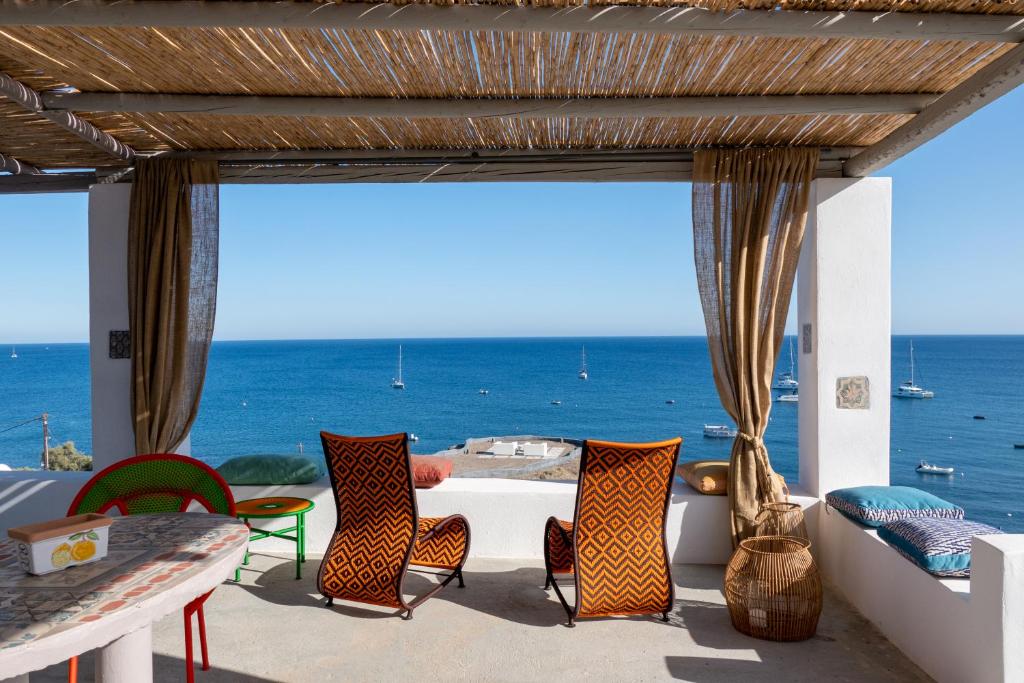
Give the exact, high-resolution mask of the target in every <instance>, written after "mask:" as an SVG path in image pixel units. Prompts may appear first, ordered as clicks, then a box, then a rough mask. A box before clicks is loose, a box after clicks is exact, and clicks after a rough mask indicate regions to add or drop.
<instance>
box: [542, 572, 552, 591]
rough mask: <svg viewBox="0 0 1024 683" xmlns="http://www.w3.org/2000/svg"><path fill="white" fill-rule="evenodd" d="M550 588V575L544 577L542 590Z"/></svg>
mask: <svg viewBox="0 0 1024 683" xmlns="http://www.w3.org/2000/svg"><path fill="white" fill-rule="evenodd" d="M549 588H551V574H548V575H547V576H545V577H544V590H548V589H549Z"/></svg>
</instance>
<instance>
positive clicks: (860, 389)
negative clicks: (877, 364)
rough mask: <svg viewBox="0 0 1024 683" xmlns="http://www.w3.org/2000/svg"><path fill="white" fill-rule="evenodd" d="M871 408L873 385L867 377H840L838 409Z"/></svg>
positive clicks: (837, 382)
mask: <svg viewBox="0 0 1024 683" xmlns="http://www.w3.org/2000/svg"><path fill="white" fill-rule="evenodd" d="M870 407H871V384H870V383H869V382H868V378H867V377H840V378H839V379H837V380H836V408H842V409H844V410H867V409H868V408H870Z"/></svg>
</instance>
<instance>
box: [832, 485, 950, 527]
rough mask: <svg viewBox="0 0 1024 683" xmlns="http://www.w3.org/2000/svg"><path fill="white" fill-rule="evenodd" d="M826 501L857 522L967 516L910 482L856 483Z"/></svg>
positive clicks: (881, 523) (880, 523)
mask: <svg viewBox="0 0 1024 683" xmlns="http://www.w3.org/2000/svg"><path fill="white" fill-rule="evenodd" d="M825 502H826V503H828V504H829V505H831V506H832V507H834V508H835V509H836V510H839V512H841V513H843V514H844V515H846V516H847V517H849V518H850V519H852V520H853V521H855V522H860V523H861V524H867V525H868V526H882V525H883V524H888V523H889V522H895V521H897V520H900V519H911V518H915V517H940V518H943V519H963V518H964V509H963V508H962V507H959V506H956V505H953V504H952V503H950V502H949V501H945V500H942V499H941V498H939V497H938V496H933V495H932V494H930V493H928V492H926V491H922V490H920V489H915V488H912V487H910V486H855V487H853V488H849V489H837V490H835V491H833V492H832V493H830V494H828V495H827V496H825Z"/></svg>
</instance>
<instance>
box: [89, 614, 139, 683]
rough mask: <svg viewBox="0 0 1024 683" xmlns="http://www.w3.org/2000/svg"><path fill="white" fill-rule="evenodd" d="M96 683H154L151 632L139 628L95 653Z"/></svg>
mask: <svg viewBox="0 0 1024 683" xmlns="http://www.w3.org/2000/svg"><path fill="white" fill-rule="evenodd" d="M96 683H153V629H152V627H151V626H146V627H145V628H140V629H139V630H138V631H133V632H132V633H129V634H127V635H124V636H121V637H120V638H118V639H117V640H115V641H114V642H112V643H110V644H109V645H107V646H105V647H102V648H100V649H99V650H97V651H96Z"/></svg>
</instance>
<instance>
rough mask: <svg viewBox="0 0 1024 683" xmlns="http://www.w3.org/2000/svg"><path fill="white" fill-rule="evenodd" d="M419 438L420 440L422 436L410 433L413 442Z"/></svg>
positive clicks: (410, 439)
mask: <svg viewBox="0 0 1024 683" xmlns="http://www.w3.org/2000/svg"><path fill="white" fill-rule="evenodd" d="M419 440H420V437H418V436H416V435H415V434H411V433H410V434H409V441H412V442H413V443H416V442H417V441H419Z"/></svg>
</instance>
